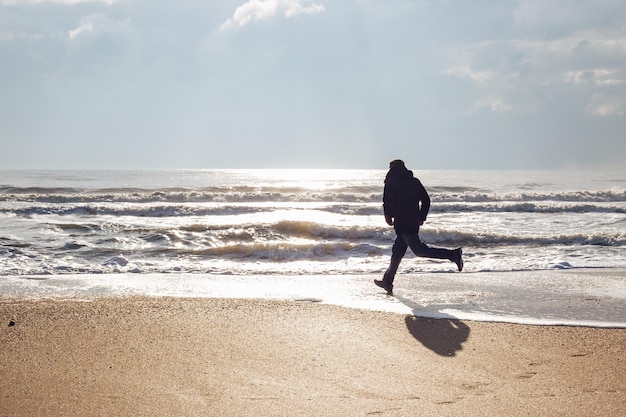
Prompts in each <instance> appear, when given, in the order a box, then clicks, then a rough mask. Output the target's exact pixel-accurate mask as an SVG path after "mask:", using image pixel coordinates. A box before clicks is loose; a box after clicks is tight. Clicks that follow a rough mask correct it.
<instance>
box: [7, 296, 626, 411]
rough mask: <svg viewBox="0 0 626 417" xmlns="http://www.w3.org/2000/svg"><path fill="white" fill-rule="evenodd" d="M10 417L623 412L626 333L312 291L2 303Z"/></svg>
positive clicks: (625, 386) (623, 330) (624, 401)
mask: <svg viewBox="0 0 626 417" xmlns="http://www.w3.org/2000/svg"><path fill="white" fill-rule="evenodd" d="M0 324H1V327H0V345H1V348H0V375H2V378H0V392H1V394H0V415H2V416H33V415H38V416H61V415H63V416H95V415H135V416H144V415H145V416H199V415H243V416H246V415H250V416H252V415H255V416H257V415H311V416H312V415H328V416H331V415H332V416H335V415H351V416H366V415H380V416H409V415H411V416H413V415H438V416H443V415H448V416H460V415H467V416H473V415H483V416H484V415H487V416H495V415H518V416H522V415H524V416H527V415H567V416H591V415H595V416H600V415H618V414H619V413H621V412H623V410H624V409H626V395H625V391H626V379H625V378H624V375H626V329H597V328H585V327H548V326H524V325H514V324H503V323H483V322H473V321H458V320H442V319H438V320H437V319H423V318H416V317H413V316H405V315H400V314H393V313H382V312H372V311H362V310H357V309H347V308H342V307H336V306H330V305H323V304H319V303H313V302H306V301H302V302H281V301H265V300H237V299H230V300H224V299H183V298H146V297H136V298H114V297H108V298H97V299H95V300H92V301H51V300H41V301H27V300H15V299H8V298H6V299H3V300H1V301H0Z"/></svg>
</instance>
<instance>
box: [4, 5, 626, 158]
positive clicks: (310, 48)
mask: <svg viewBox="0 0 626 417" xmlns="http://www.w3.org/2000/svg"><path fill="white" fill-rule="evenodd" d="M625 112H626V2H625V1H624V0H585V1H571V0H523V1H513V0H506V1H505V0H500V1H499V0H489V1H487V0H311V1H307V0H234V1H230V0H219V1H213V0H211V1H204V0H177V1H165V0H0V146H1V147H0V169H2V168H5V169H12V168H46V169H47V168H72V169H84V168H112V169H160V168H379V169H385V168H387V166H388V162H389V161H390V160H391V159H395V158H402V159H404V160H405V161H406V162H407V166H409V167H410V168H414V169H591V170H598V169H616V168H618V169H619V168H626V115H625Z"/></svg>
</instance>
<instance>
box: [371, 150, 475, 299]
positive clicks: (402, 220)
mask: <svg viewBox="0 0 626 417" xmlns="http://www.w3.org/2000/svg"><path fill="white" fill-rule="evenodd" d="M429 209H430V197H429V196H428V193H427V192H426V189H425V188H424V186H423V185H422V183H421V182H420V180H418V179H417V178H415V177H414V176H413V172H412V171H409V170H408V169H407V168H406V166H405V165H404V161H402V160H400V159H396V160H393V161H391V162H390V163H389V172H387V177H386V178H385V189H384V193H383V210H384V213H385V220H386V221H387V224H388V225H389V226H393V227H394V229H395V231H396V240H395V242H394V244H393V248H392V250H391V263H390V264H389V268H387V271H386V272H385V274H384V275H383V279H382V280H374V283H375V284H376V285H378V286H379V287H381V288H384V289H385V290H386V291H387V294H389V295H391V294H393V280H394V278H395V276H396V271H397V270H398V266H400V261H402V258H403V257H404V254H405V253H406V250H407V247H410V248H411V250H412V251H413V253H414V254H415V255H416V256H420V257H423V258H436V259H448V260H450V261H452V262H454V263H456V266H457V267H458V269H459V271H462V270H463V251H462V250H461V248H458V249H454V250H453V249H442V248H434V247H430V246H428V245H426V244H425V243H424V242H422V241H421V240H420V238H419V234H418V233H419V228H420V226H421V225H422V224H424V221H426V216H427V215H428V210H429Z"/></svg>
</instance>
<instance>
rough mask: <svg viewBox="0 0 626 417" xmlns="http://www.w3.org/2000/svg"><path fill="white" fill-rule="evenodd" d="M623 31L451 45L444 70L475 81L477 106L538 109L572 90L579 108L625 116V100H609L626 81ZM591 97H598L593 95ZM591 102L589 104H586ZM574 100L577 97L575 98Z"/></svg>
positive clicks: (589, 32)
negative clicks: (623, 101)
mask: <svg viewBox="0 0 626 417" xmlns="http://www.w3.org/2000/svg"><path fill="white" fill-rule="evenodd" d="M621 35H622V34H621V33H611V32H610V31H606V32H603V31H602V30H597V31H583V32H578V33H573V34H571V35H568V36H564V37H561V38H557V39H552V40H536V39H530V38H526V39H525V38H521V39H503V40H496V41H485V42H477V43H472V44H469V45H465V46H462V47H457V48H453V49H452V50H451V53H450V62H451V65H450V66H449V67H448V68H447V69H446V70H444V71H443V73H444V74H446V75H448V76H451V77H455V78H459V79H463V80H466V81H468V82H470V83H472V84H473V85H474V86H475V92H476V95H477V97H476V100H475V103H477V104H476V107H478V108H487V109H491V110H493V111H513V112H529V111H530V112H534V111H538V110H540V108H542V107H545V106H546V105H549V103H547V102H546V100H550V98H551V97H554V96H555V95H552V94H551V93H546V89H552V92H554V93H555V94H556V95H559V94H561V93H560V92H564V91H570V92H571V93H574V94H575V95H576V96H578V97H579V100H578V101H577V103H578V105H579V106H580V107H579V108H580V109H581V110H584V111H587V112H589V113H592V114H595V115H602V116H608V115H621V114H623V111H624V103H622V102H621V101H615V99H610V100H609V99H608V98H607V97H613V96H614V95H615V93H616V92H615V91H610V90H611V89H616V88H619V89H620V90H623V87H624V86H626V71H625V70H623V69H621V68H620V65H622V64H623V65H624V66H626V39H625V38H624V37H623V36H621ZM592 97H594V98H593V99H592ZM585 103H590V104H585ZM572 104H573V102H572Z"/></svg>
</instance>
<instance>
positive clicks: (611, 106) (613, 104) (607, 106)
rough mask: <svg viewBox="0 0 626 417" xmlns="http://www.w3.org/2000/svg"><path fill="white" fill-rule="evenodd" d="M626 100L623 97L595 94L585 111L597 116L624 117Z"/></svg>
mask: <svg viewBox="0 0 626 417" xmlns="http://www.w3.org/2000/svg"><path fill="white" fill-rule="evenodd" d="M625 108H626V100H625V99H624V98H623V97H622V96H617V95H608V94H594V95H593V96H592V98H591V102H590V103H589V104H587V106H586V107H585V109H586V110H587V111H588V112H589V113H591V114H593V115H596V116H622V115H624V109H625Z"/></svg>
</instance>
